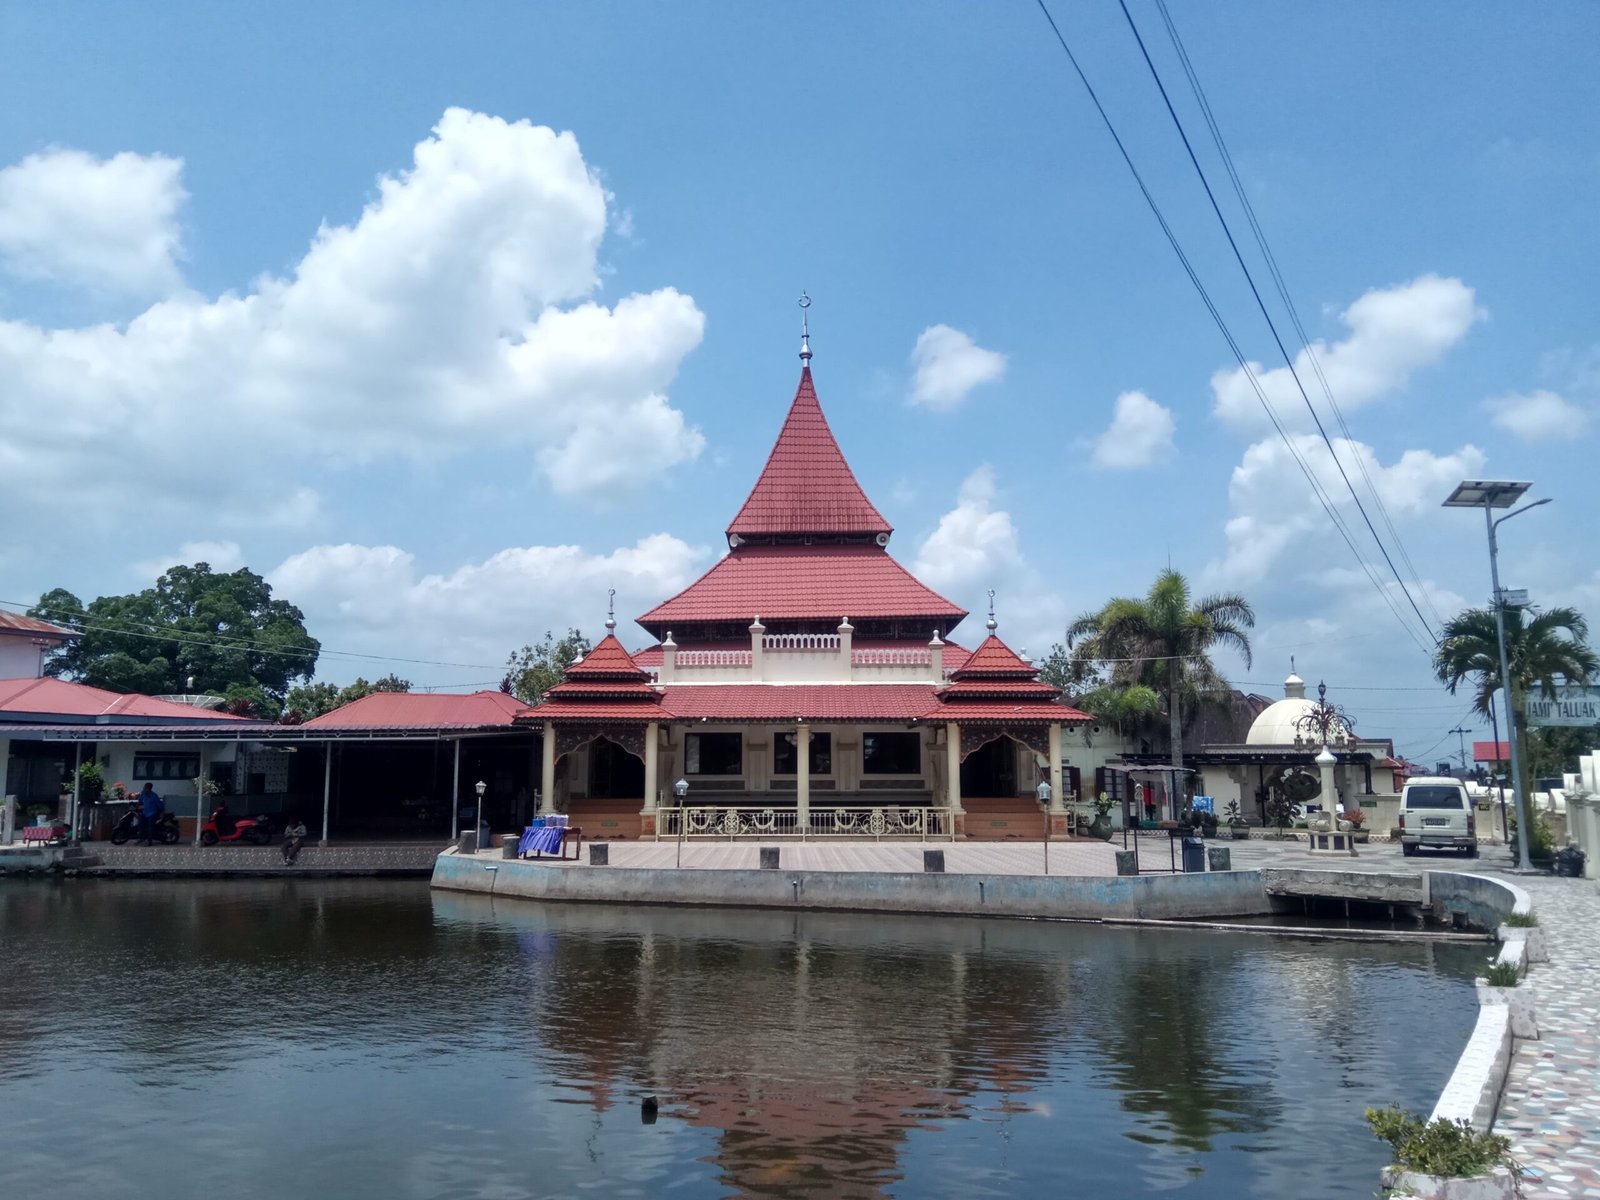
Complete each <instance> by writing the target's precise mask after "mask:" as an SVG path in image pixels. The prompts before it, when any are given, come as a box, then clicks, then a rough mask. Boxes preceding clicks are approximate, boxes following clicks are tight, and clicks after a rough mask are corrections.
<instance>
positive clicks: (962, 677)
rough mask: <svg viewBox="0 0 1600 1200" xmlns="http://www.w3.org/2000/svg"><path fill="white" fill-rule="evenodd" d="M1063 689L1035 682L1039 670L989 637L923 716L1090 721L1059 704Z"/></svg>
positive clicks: (976, 719)
mask: <svg viewBox="0 0 1600 1200" xmlns="http://www.w3.org/2000/svg"><path fill="white" fill-rule="evenodd" d="M1060 701H1061V690H1060V689H1059V688H1054V687H1051V686H1050V685H1049V684H1048V683H1045V682H1043V681H1042V680H1040V679H1039V672H1038V670H1037V669H1036V668H1035V667H1033V666H1032V665H1031V664H1029V663H1028V662H1026V661H1024V660H1023V659H1022V657H1021V656H1020V655H1018V654H1017V652H1016V651H1014V650H1012V649H1011V647H1010V646H1008V645H1006V644H1005V643H1004V642H1002V641H1001V640H1000V639H999V637H997V636H996V635H995V634H993V633H991V634H990V635H989V636H988V637H986V638H984V639H983V641H982V642H981V643H980V644H979V646H978V648H977V649H976V650H974V651H973V652H972V656H971V657H970V658H968V659H967V661H966V662H964V663H963V664H962V665H961V667H960V669H959V670H957V671H955V672H954V673H953V674H952V675H951V677H950V686H949V687H947V688H945V689H944V690H943V691H942V692H940V693H939V702H938V704H936V705H935V706H934V707H933V709H932V710H931V711H929V712H928V713H926V714H924V715H925V716H927V717H928V718H930V719H933V720H942V721H983V722H985V723H992V722H995V721H1026V722H1029V723H1032V722H1045V723H1049V722H1052V721H1061V722H1063V723H1065V724H1079V723H1084V722H1088V721H1091V720H1093V718H1092V717H1090V716H1089V714H1088V713H1084V712H1080V711H1078V710H1077V709H1075V708H1069V707H1067V706H1066V705H1064V704H1062V703H1061V702H1060Z"/></svg>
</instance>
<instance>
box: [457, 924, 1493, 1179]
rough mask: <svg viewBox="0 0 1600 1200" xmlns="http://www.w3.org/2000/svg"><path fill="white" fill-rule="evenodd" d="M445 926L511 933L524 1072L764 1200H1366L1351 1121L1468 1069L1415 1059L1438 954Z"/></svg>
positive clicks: (1366, 1151) (1064, 931) (962, 931)
mask: <svg viewBox="0 0 1600 1200" xmlns="http://www.w3.org/2000/svg"><path fill="white" fill-rule="evenodd" d="M434 909H435V913H436V915H437V916H438V917H439V918H440V919H441V920H444V921H447V922H449V923H451V924H456V923H460V924H463V925H465V924H470V923H482V922H484V921H486V920H490V919H492V921H493V922H494V924H495V925H496V926H497V927H499V928H500V929H501V930H502V931H505V930H510V931H514V932H513V936H514V940H515V944H516V947H517V954H518V958H519V960H520V964H521V969H520V970H519V972H518V975H519V978H520V979H521V980H522V981H523V984H524V986H525V987H526V988H527V989H528V992H529V994H528V995H527V996H526V1007H525V1011H526V1013H527V1021H528V1029H527V1037H526V1040H525V1042H524V1044H523V1046H522V1048H521V1050H520V1051H519V1053H521V1054H525V1055H527V1056H528V1058H529V1060H530V1061H528V1062H527V1066H528V1069H529V1070H530V1071H534V1072H537V1073H538V1074H540V1075H546V1076H548V1077H551V1078H555V1079H560V1080H565V1081H567V1088H568V1090H567V1093H566V1095H565V1097H564V1098H566V1099H567V1100H568V1101H569V1102H571V1103H580V1104H583V1105H587V1106H589V1107H590V1108H591V1109H592V1110H593V1111H594V1112H595V1113H596V1114H607V1115H608V1116H611V1115H615V1113H616V1110H618V1109H620V1108H622V1107H624V1106H637V1105H638V1104H639V1102H640V1099H641V1098H642V1097H644V1096H647V1095H648V1096H655V1097H657V1098H658V1100H659V1104H660V1118H659V1119H660V1121H661V1122H662V1123H663V1124H665V1123H667V1122H674V1121H676V1122H683V1123H685V1124H687V1125H688V1126H691V1127H695V1128H698V1129H703V1130H707V1131H710V1132H711V1133H712V1134H713V1135H714V1137H715V1147H716V1148H715V1152H714V1154H712V1155H711V1156H710V1158H709V1159H708V1160H707V1161H708V1162H709V1163H710V1165H712V1166H713V1167H714V1168H715V1170H716V1172H717V1174H718V1178H719V1181H720V1182H721V1183H722V1184H723V1185H724V1186H725V1187H727V1188H728V1189H730V1190H731V1191H733V1192H735V1193H737V1194H747V1195H772V1196H794V1195H839V1194H850V1195H875V1194H906V1195H913V1194H918V1193H919V1192H922V1191H927V1190H933V1189H931V1188H925V1187H921V1186H915V1185H916V1184H917V1181H918V1179H919V1178H937V1179H938V1180H940V1181H941V1186H940V1187H939V1188H938V1189H937V1190H939V1191H941V1192H944V1191H947V1190H950V1189H949V1185H950V1184H951V1182H952V1179H954V1178H959V1177H960V1176H962V1175H969V1176H970V1183H971V1188H972V1190H971V1192H970V1194H981V1193H982V1192H984V1191H987V1190H988V1189H989V1188H995V1189H996V1190H997V1191H1000V1192H1005V1191H1011V1192H1012V1193H1013V1194H1015V1192H1016V1190H1017V1189H1018V1188H1021V1189H1022V1190H1024V1191H1026V1190H1028V1188H1029V1186H1031V1185H1039V1184H1042V1183H1044V1182H1046V1181H1052V1180H1053V1181H1055V1182H1058V1183H1065V1182H1070V1183H1071V1184H1072V1186H1073V1190H1076V1189H1077V1188H1080V1187H1081V1188H1083V1189H1084V1194H1097V1193H1096V1192H1095V1191H1093V1190H1091V1189H1102V1190H1100V1191H1099V1192H1098V1194H1112V1193H1116V1194H1133V1193H1134V1192H1143V1191H1145V1190H1147V1189H1148V1190H1150V1191H1155V1190H1165V1189H1166V1188H1169V1187H1173V1186H1180V1185H1184V1184H1193V1183H1197V1182H1198V1180H1199V1179H1200V1177H1202V1176H1205V1175H1207V1174H1209V1175H1210V1176H1211V1178H1210V1179H1208V1180H1207V1183H1208V1184H1211V1185H1216V1188H1217V1190H1216V1191H1214V1192H1213V1191H1212V1190H1211V1188H1210V1187H1207V1188H1206V1189H1205V1194H1218V1195H1222V1194H1230V1192H1229V1188H1231V1187H1235V1186H1237V1187H1239V1188H1241V1189H1243V1191H1255V1190H1256V1189H1258V1188H1260V1187H1261V1186H1262V1185H1263V1183H1264V1181H1265V1180H1266V1179H1269V1178H1271V1179H1276V1180H1278V1184H1276V1185H1273V1186H1291V1185H1292V1183H1293V1181H1294V1180H1295V1178H1296V1177H1297V1176H1301V1177H1302V1178H1303V1177H1304V1176H1303V1173H1304V1172H1311V1173H1312V1174H1311V1176H1310V1177H1311V1178H1328V1179H1332V1178H1334V1177H1337V1176H1351V1177H1352V1179H1353V1181H1354V1182H1356V1183H1357V1184H1359V1185H1360V1187H1365V1186H1367V1185H1368V1184H1369V1183H1370V1181H1371V1179H1373V1178H1374V1177H1375V1172H1376V1170H1377V1167H1378V1166H1379V1165H1381V1162H1382V1156H1381V1155H1380V1154H1379V1152H1378V1148H1377V1146H1376V1144H1375V1143H1373V1142H1372V1139H1371V1138H1370V1136H1369V1135H1368V1134H1367V1132H1366V1130H1365V1127H1364V1125H1363V1124H1362V1122H1361V1111H1362V1109H1363V1108H1364V1107H1365V1106H1366V1105H1367V1104H1371V1103H1386V1102H1388V1101H1389V1100H1390V1099H1392V1098H1394V1097H1396V1096H1404V1095H1406V1094H1407V1093H1406V1091H1405V1090H1404V1089H1407V1088H1410V1089H1418V1090H1420V1093H1421V1094H1422V1095H1427V1094H1428V1092H1429V1089H1430V1088H1431V1089H1433V1090H1436V1089H1437V1087H1438V1086H1439V1085H1440V1084H1442V1082H1443V1078H1444V1076H1445V1075H1446V1074H1447V1073H1448V1070H1449V1066H1450V1063H1451V1061H1452V1060H1453V1051H1449V1050H1447V1051H1445V1052H1443V1053H1434V1052H1431V1051H1427V1050H1423V1051H1421V1052H1417V1051H1416V1045H1417V1043H1419V1042H1420V1041H1421V1040H1423V1039H1421V1038H1420V1034H1421V1031H1422V1030H1423V1029H1425V1028H1435V1029H1436V1028H1437V1027H1436V1026H1429V1025H1428V1024H1427V1020H1426V1018H1425V1017H1424V1015H1423V1014H1424V1010H1426V1009H1429V1008H1431V1007H1436V1006H1435V1004H1434V1001H1433V1000H1431V999H1425V997H1427V996H1428V995H1429V994H1430V989H1433V990H1436V989H1437V988H1438V987H1439V985H1440V984H1441V983H1442V982H1443V980H1441V979H1440V977H1439V974H1438V973H1437V972H1442V973H1443V975H1444V976H1446V977H1452V976H1453V977H1458V979H1459V978H1464V977H1465V975H1466V974H1468V973H1469V972H1470V967H1469V966H1468V965H1467V964H1466V963H1465V962H1464V961H1461V962H1458V961H1456V960H1455V959H1451V960H1450V961H1448V962H1442V963H1440V962H1436V961H1435V954H1436V952H1435V951H1434V950H1433V949H1431V948H1429V947H1427V946H1405V947H1389V946H1386V947H1372V946H1368V945H1355V944H1338V943H1328V942H1301V943H1295V942H1284V941H1281V940H1279V939H1275V938H1265V937H1260V936H1249V935H1243V936H1240V935H1219V934H1213V933H1206V932H1195V933H1184V932H1168V931H1148V930H1138V931H1135V930H1126V929H1124V930H1110V929H1101V928H1096V927H1086V926H1072V925H1052V924H1044V923H1023V922H1003V921H977V920H944V919H938V920H930V919H921V918H907V917H888V918H880V917H866V916H856V915H826V914H815V913H796V914H761V913H730V912H719V911H688V910H667V909H647V910H621V909H613V908H590V907H564V906H552V907H541V906H535V905H528V904H522V903H516V902H513V903H510V904H507V903H504V902H501V903H498V904H495V905H494V907H493V911H492V918H491V916H490V908H489V904H488V902H487V901H485V900H483V899H482V898H480V897H465V896H452V895H447V894H440V893H436V894H435V896H434ZM1445 953H1446V955H1447V956H1448V954H1449V952H1448V951H1446V952H1445ZM1457 957H1458V958H1459V956H1457ZM1461 990H1462V989H1461V988H1460V987H1459V986H1458V987H1457V988H1456V989H1455V991H1461ZM1465 997H1466V998H1465V999H1463V998H1462V996H1456V995H1454V992H1452V999H1453V1000H1459V1001H1461V1003H1460V1004H1458V1005H1456V1007H1460V1008H1461V1010H1462V1013H1461V1015H1462V1020H1463V1021H1465V1020H1466V1019H1467V1018H1466V1016H1465V1014H1467V1013H1468V1012H1470V993H1465ZM1412 1022H1415V1025H1416V1029H1415V1033H1416V1034H1417V1036H1415V1037H1414V1036H1412V1032H1413V1031H1412V1030H1411V1029H1410V1028H1409V1026H1410V1023H1412ZM1463 1036H1464V1035H1463ZM1407 1045H1410V1046H1412V1049H1413V1052H1416V1053H1417V1061H1416V1062H1415V1063H1414V1064H1411V1065H1409V1066H1408V1064H1407V1063H1406V1062H1405V1061H1404V1058H1405V1051H1404V1050H1403V1049H1402V1048H1403V1047H1405V1046H1407ZM1397 1074H1405V1075H1406V1076H1407V1077H1406V1078H1405V1079H1404V1081H1403V1082H1401V1081H1398V1080H1396V1078H1395V1077H1396V1075H1397ZM1397 1088H1400V1089H1401V1090H1400V1091H1397V1090H1396V1089H1397ZM1313 1128H1315V1129H1318V1130H1326V1131H1328V1132H1327V1134H1326V1135H1324V1134H1319V1135H1318V1136H1317V1137H1313V1138H1309V1139H1308V1138H1307V1137H1306V1136H1305V1135H1306V1133H1307V1132H1308V1131H1309V1130H1311V1129H1313ZM1008 1153H1010V1154H1012V1155H1013V1156H1014V1158H1015V1160H1016V1161H1013V1162H1011V1163H1010V1164H1009V1165H1007V1164H1005V1163H1004V1162H1002V1161H1000V1160H1003V1159H1004V1158H1005V1157H1006V1156H1007V1154H1008ZM1363 1173H1364V1174H1363ZM1008 1177H1009V1178H1010V1180H1011V1182H1010V1186H1009V1187H1008V1186H1006V1183H1005V1181H1006V1179H1007V1178H1008ZM1133 1180H1139V1181H1140V1182H1138V1183H1137V1184H1134V1183H1133V1182H1132V1181H1133ZM1104 1189H1110V1191H1106V1190H1104ZM954 1190H955V1191H956V1192H959V1191H960V1190H961V1189H959V1188H956V1189H954ZM1241 1194H1242V1193H1241ZM1351 1194H1370V1189H1369V1190H1368V1191H1366V1192H1363V1191H1361V1190H1359V1187H1358V1190H1356V1191H1355V1192H1353V1193H1351Z"/></svg>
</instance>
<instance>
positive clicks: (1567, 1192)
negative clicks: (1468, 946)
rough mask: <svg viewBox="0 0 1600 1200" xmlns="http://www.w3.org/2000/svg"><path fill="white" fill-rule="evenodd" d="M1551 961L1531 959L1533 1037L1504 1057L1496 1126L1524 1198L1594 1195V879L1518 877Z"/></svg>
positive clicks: (1598, 1072) (1599, 964)
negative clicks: (1515, 1164) (1507, 1142)
mask: <svg viewBox="0 0 1600 1200" xmlns="http://www.w3.org/2000/svg"><path fill="white" fill-rule="evenodd" d="M1515 882H1516V883H1518V884H1520V885H1521V886H1522V887H1524V888H1526V889H1527V890H1528V893H1529V894H1530V895H1531V896H1532V897H1533V907H1534V911H1535V912H1537V913H1538V914H1539V924H1540V925H1541V926H1542V927H1543V928H1544V931H1545V937H1546V938H1547V939H1548V941H1549V946H1550V961H1549V962H1548V963H1541V964H1538V965H1536V966H1535V967H1534V968H1533V970H1532V972H1531V973H1530V974H1529V976H1528V979H1527V981H1526V982H1525V983H1524V985H1523V986H1524V987H1530V988H1532V989H1533V992H1534V994H1535V996H1536V997H1537V1004H1538V1013H1539V1040H1538V1041H1529V1042H1522V1043H1520V1044H1519V1045H1518V1047H1517V1053H1516V1057H1515V1058H1514V1059H1513V1060H1512V1063H1511V1074H1510V1076H1509V1077H1508V1078H1507V1080H1506V1090H1505V1095H1504V1097H1503V1098H1502V1099H1501V1102H1500V1115H1499V1116H1498V1117H1497V1118H1496V1120H1495V1130H1496V1132H1499V1133H1504V1134H1507V1135H1509V1136H1510V1137H1511V1139H1512V1144H1511V1153H1512V1156H1513V1157H1514V1158H1516V1159H1517V1160H1518V1161H1519V1162H1520V1163H1521V1164H1522V1167H1523V1173H1524V1174H1523V1191H1522V1194H1523V1195H1524V1196H1525V1197H1527V1200H1545V1198H1547V1197H1553V1196H1559V1197H1570V1196H1586V1197H1587V1196H1596V1197H1600V885H1597V884H1596V882H1595V881H1594V880H1592V879H1550V878H1543V877H1527V876H1518V877H1516V878H1515Z"/></svg>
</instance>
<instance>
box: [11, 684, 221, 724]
mask: <svg viewBox="0 0 1600 1200" xmlns="http://www.w3.org/2000/svg"><path fill="white" fill-rule="evenodd" d="M0 713H4V714H6V715H8V716H9V715H12V714H17V715H22V716H30V717H31V716H40V717H50V716H63V717H124V718H126V717H150V718H161V719H163V720H170V721H179V722H203V721H239V720H242V719H243V718H240V717H234V716H230V715H228V714H227V713H219V712H212V711H210V710H209V709H204V708H195V707H193V706H192V705H188V704H174V703H172V701H170V700H157V699H156V698H155V697H154V696H143V695H140V694H138V693H136V692H110V691H107V690H105V689H104V688H97V687H89V686H88V685H87V684H83V683H69V682H68V681H67V680H65V679H55V678H52V677H50V676H46V677H44V678H43V679H0Z"/></svg>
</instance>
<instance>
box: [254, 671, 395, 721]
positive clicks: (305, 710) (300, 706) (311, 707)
mask: <svg viewBox="0 0 1600 1200" xmlns="http://www.w3.org/2000/svg"><path fill="white" fill-rule="evenodd" d="M410 690H411V681H410V680H409V679H401V678H400V676H398V675H395V674H392V673H391V674H388V675H385V676H384V677H383V678H382V679H379V680H377V681H376V682H373V683H368V682H367V681H366V680H365V679H363V678H362V677H361V676H359V675H358V676H356V680H355V682H354V683H349V684H346V685H345V686H344V687H340V686H339V685H338V684H336V683H305V684H301V685H299V686H298V687H292V688H290V689H289V695H288V696H287V698H286V699H285V700H284V703H283V716H282V717H281V718H279V719H280V720H281V721H282V722H283V724H285V725H299V724H300V723H302V722H304V721H310V720H312V719H313V718H315V717H320V716H322V714H323V713H330V712H332V711H333V710H334V709H336V708H343V707H344V706H345V705H346V704H349V703H351V702H353V701H356V700H359V699H361V698H362V697H363V696H370V695H372V693H373V692H409V691H410Z"/></svg>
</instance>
